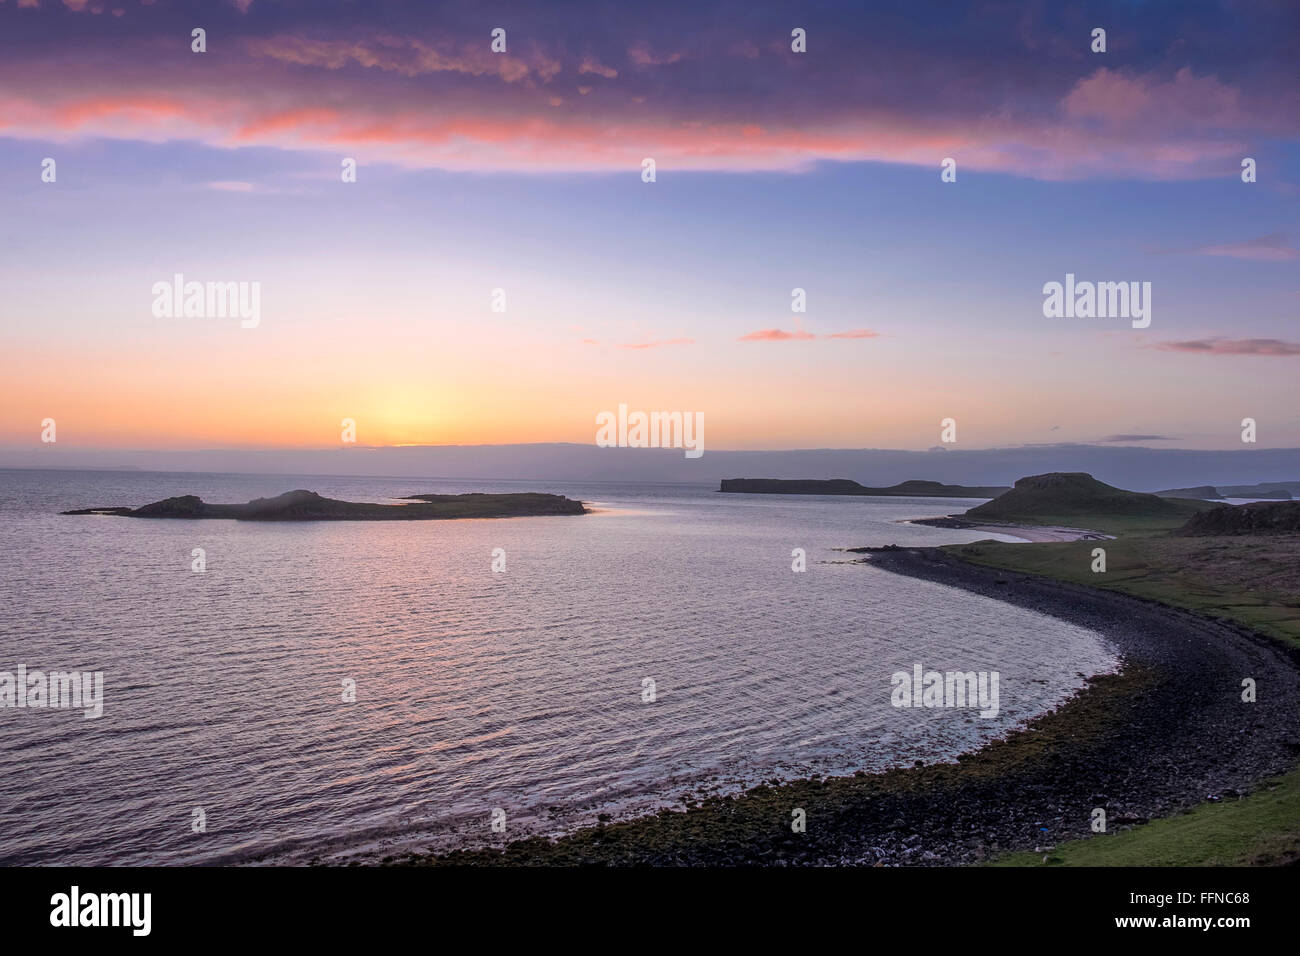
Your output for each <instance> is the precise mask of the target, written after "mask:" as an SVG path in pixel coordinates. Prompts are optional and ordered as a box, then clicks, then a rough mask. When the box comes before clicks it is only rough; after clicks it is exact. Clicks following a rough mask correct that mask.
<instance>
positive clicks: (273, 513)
mask: <svg viewBox="0 0 1300 956" xmlns="http://www.w3.org/2000/svg"><path fill="white" fill-rule="evenodd" d="M400 500H401V501H410V502H412V504H393V505H386V504H373V503H370V502H361V501H340V500H338V499H336V498H325V497H322V496H321V495H318V494H317V493H316V492H314V491H303V490H298V491H286V492H285V493H284V494H282V495H276V496H275V497H274V498H256V499H254V500H253V501H248V502H245V503H244V504H232V505H223V504H209V503H208V502H206V501H204V500H203V499H202V498H200V497H198V496H197V495H180V496H179V497H175V498H164V499H163V500H162V501H155V502H153V503H151V504H147V505H143V506H141V507H139V508H121V507H115V508H78V509H76V510H73V511H64V512H62V514H65V515H91V514H98V515H117V516H121V517H126V518H233V519H234V520H236V521H430V520H438V519H443V520H446V519H450V518H525V517H538V516H544V515H581V514H586V513H587V509H586V508H585V507H583V504H582V502H581V501H574V500H573V499H572V498H566V497H564V495H552V494H543V493H540V492H531V491H530V492H522V493H512V494H482V493H478V492H475V493H472V494H465V495H409V496H407V497H406V498H402V499H400Z"/></svg>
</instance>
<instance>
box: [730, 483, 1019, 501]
mask: <svg viewBox="0 0 1300 956" xmlns="http://www.w3.org/2000/svg"><path fill="white" fill-rule="evenodd" d="M718 490H719V491H726V492H731V493H734V494H748V495H880V496H892V497H903V498H996V497H997V496H998V495H1000V494H1002V493H1003V492H1004V491H1009V490H1010V489H1009V488H1005V487H988V488H969V487H966V486H965V485H945V484H941V483H939V482H937V481H918V480H912V481H904V482H900V483H899V484H897V485H890V486H889V487H888V488H869V487H867V486H866V485H860V484H858V483H857V482H856V481H851V480H850V479H848V478H793V479H791V478H723V479H722V486H721V487H720V488H719V489H718Z"/></svg>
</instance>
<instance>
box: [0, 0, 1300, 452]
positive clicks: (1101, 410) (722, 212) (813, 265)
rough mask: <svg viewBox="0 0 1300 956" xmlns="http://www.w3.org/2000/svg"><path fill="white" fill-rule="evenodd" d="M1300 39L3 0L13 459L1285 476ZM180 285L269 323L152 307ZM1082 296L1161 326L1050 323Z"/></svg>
mask: <svg viewBox="0 0 1300 956" xmlns="http://www.w3.org/2000/svg"><path fill="white" fill-rule="evenodd" d="M867 8H869V9H867ZM195 28H202V29H203V30H204V31H205V40H206V51H205V52H202V53H198V52H194V51H193V49H192V44H193V42H194V41H193V38H192V31H193V30H194V29H195ZM498 28H499V29H502V30H504V31H505V45H506V50H505V52H504V53H497V52H493V50H492V48H491V45H492V42H493V37H492V33H493V31H494V30H495V29H498ZM796 28H799V29H801V30H803V31H804V33H805V36H806V51H805V52H795V51H794V50H792V48H791V47H792V36H791V34H792V30H794V29H796ZM1095 28H1102V29H1104V30H1105V31H1106V50H1105V52H1104V53H1102V52H1093V51H1092V49H1091V46H1092V44H1093V42H1094V41H1093V36H1092V34H1093V30H1094V29H1095ZM1297 48H1300V6H1297V5H1295V4H1290V3H1268V2H1260V3H1249V4H1247V3H1239V2H1221V3H1208V2H1195V0H1193V2H1185V3H1177V4H1174V3H1164V2H1160V3H1156V2H1152V3H1142V2H1133V0H1127V2H1119V0H1116V2H1107V3H1071V4H1068V5H1067V4H1060V3H1054V2H1041V3H1011V2H996V3H993V2H990V3H970V4H956V3H953V4H945V3H939V4H918V3H915V2H896V3H892V2H873V3H871V4H861V3H853V4H849V3H842V4H834V3H799V4H774V3H757V2H744V3H726V2H723V3H714V4H708V5H701V4H699V3H698V2H691V3H673V2H656V3H654V4H635V3H616V4H611V3H582V2H572V3H569V2H566V3H564V4H555V3H536V2H534V3H528V4H522V3H508V2H498V3H473V4H470V3H459V4H440V3H431V2H418V3H390V2H371V3H366V4H358V3H339V2H319V0H317V2H311V3H296V2H288V3H274V4H272V3H268V2H264V0H235V2H225V0H212V2H206V3H185V2H169V0H154V2H151V3H145V2H140V0H120V2H114V0H106V2H103V3H98V2H93V0H61V2H60V0H0V253H2V254H0V289H2V290H3V294H2V295H0V372H2V375H0V446H3V447H6V448H20V449H27V448H39V447H40V445H41V436H42V433H43V427H42V422H43V421H44V420H45V419H47V418H52V419H54V420H55V421H56V422H57V444H58V445H59V446H60V447H61V448H63V447H72V448H85V449H101V450H114V449H140V448H152V449H206V448H222V447H225V448H245V449H247V448H254V449H270V448H284V449H307V448H330V447H335V448H336V447H338V445H339V443H340V440H341V423H342V420H343V419H345V418H346V419H351V420H353V421H354V422H355V423H356V438H357V442H358V443H359V444H362V445H374V446H388V445H412V444H483V443H528V442H577V443H592V442H593V441H594V440H595V418H596V415H597V414H598V413H600V412H602V411H606V410H614V409H617V408H618V406H619V405H620V404H626V405H627V406H629V408H631V409H644V410H652V409H653V410H680V411H683V412H692V413H700V414H702V415H703V416H704V419H705V420H706V422H707V430H706V438H707V446H706V447H707V448H717V449H737V450H762V449H781V448H898V449H911V450H925V449H928V448H931V447H935V446H938V445H940V438H941V421H942V420H943V419H945V418H952V419H954V420H955V422H956V439H957V441H956V442H955V443H952V446H951V447H954V448H957V449H962V448H967V449H969V448H992V447H1007V446H1018V445H1043V444H1050V443H1056V442H1059V443H1063V444H1077V443H1095V444H1097V445H1098V446H1099V447H1100V446H1107V447H1108V446H1113V445H1117V444H1119V445H1125V444H1127V445H1144V446H1147V447H1153V448H1178V449H1233V448H1238V449H1239V448H1241V447H1242V441H1241V422H1242V419H1243V418H1247V417H1250V418H1253V419H1255V421H1256V422H1257V439H1258V445H1259V446H1260V447H1272V448H1282V447H1295V446H1300V416H1298V415H1297V414H1296V404H1297V403H1296V398H1297V387H1296V381H1297V372H1298V371H1300V327H1298V318H1300V268H1297V267H1298V266H1300V251H1297V249H1300V238H1298V235H1300V222H1298V218H1300V217H1298V215H1297V214H1298V212H1300V65H1298V61H1297V59H1296V57H1295V50H1296V49H1297ZM1245 157H1250V158H1252V159H1253V160H1255V168H1256V181H1255V182H1251V183H1246V182H1243V181H1242V168H1241V163H1242V160H1243V158H1245ZM647 158H650V159H653V160H654V163H655V178H654V181H653V182H646V181H644V178H643V161H644V160H645V159H647ZM948 158H951V159H953V160H955V164H956V167H955V168H956V181H954V182H944V181H943V180H942V179H941V175H940V173H941V164H942V162H943V161H944V160H945V159H948ZM46 159H53V160H54V161H55V180H54V181H53V182H47V181H43V179H42V173H43V163H44V161H45V160H46ZM349 159H351V160H355V162H356V170H357V172H356V181H355V182H344V181H343V176H342V174H341V170H342V168H343V164H344V162H345V160H349ZM177 273H180V274H183V275H184V276H185V278H186V280H189V281H200V282H209V281H212V282H247V283H253V282H256V283H258V284H259V289H260V297H261V298H260V315H259V320H258V323H257V325H256V327H253V328H245V327H242V325H241V322H240V320H239V318H238V317H229V316H227V317H220V316H205V317H198V316H189V317H185V316H159V315H157V314H155V310H154V308H153V306H154V300H155V294H154V292H153V287H154V285H155V283H158V282H160V281H161V282H168V283H170V282H171V281H172V277H173V276H174V275H175V274H177ZM1067 274H1073V275H1075V276H1076V278H1077V279H1078V280H1079V281H1088V280H1090V281H1108V282H1115V281H1123V282H1140V283H1147V282H1149V283H1150V288H1151V322H1150V325H1149V327H1146V328H1140V329H1139V328H1133V327H1132V324H1131V323H1130V321H1129V320H1128V319H1126V318H1122V317H1107V318H1056V317H1052V318H1049V317H1046V316H1045V315H1044V312H1043V302H1044V293H1043V288H1044V285H1045V284H1046V283H1049V282H1064V281H1065V276H1066V275H1067ZM796 288H799V289H803V290H804V291H805V294H806V311H804V312H802V313H799V312H794V311H792V308H791V303H792V290H794V289H796ZM497 289H500V290H504V293H505V311H504V312H498V311H493V308H492V304H493V295H494V290H497ZM498 302H499V300H498Z"/></svg>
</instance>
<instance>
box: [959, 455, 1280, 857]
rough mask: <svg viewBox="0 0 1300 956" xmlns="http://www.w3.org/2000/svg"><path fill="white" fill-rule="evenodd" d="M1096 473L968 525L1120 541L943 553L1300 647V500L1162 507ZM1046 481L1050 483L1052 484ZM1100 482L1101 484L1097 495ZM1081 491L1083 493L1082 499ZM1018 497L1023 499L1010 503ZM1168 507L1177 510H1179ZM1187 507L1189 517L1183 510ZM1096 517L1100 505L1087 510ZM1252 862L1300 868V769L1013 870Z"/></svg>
mask: <svg viewBox="0 0 1300 956" xmlns="http://www.w3.org/2000/svg"><path fill="white" fill-rule="evenodd" d="M1083 477H1087V476H1066V475H1057V476H1038V478H1037V479H1023V480H1022V481H1025V482H1029V483H1030V484H1029V486H1028V487H1027V488H1025V489H1024V492H1025V493H1023V494H1017V492H1018V491H1020V490H1021V487H1020V486H1021V482H1017V487H1016V490H1013V491H1012V492H1008V494H1007V495H1004V496H1003V498H1002V499H996V500H994V501H992V502H989V504H987V505H982V506H980V507H979V508H973V509H971V510H970V511H968V512H967V513H966V515H964V516H963V517H964V518H966V519H986V520H994V519H996V520H1001V521H1016V522H1021V523H1029V522H1030V521H1031V520H1034V519H1038V520H1043V521H1049V522H1052V523H1063V522H1074V523H1080V522H1081V523H1083V524H1086V525H1087V526H1088V527H1091V528H1096V529H1098V530H1102V531H1106V532H1108V533H1111V534H1114V535H1115V536H1116V537H1115V539H1114V540H1112V541H1108V542H1105V543H1104V545H1101V546H1102V547H1103V549H1104V551H1105V562H1106V563H1105V571H1094V570H1093V566H1094V563H1095V559H1094V557H1093V551H1094V549H1095V548H1097V547H1099V544H1098V542H1096V541H1072V542H1052V543H1041V544H1028V545H1026V544H1006V543H1001V542H996V541H981V542H977V543H975V544H970V545H950V546H948V547H946V548H944V549H943V550H944V551H946V552H948V553H950V554H952V555H954V556H956V557H959V558H960V559H962V560H964V561H968V562H970V563H972V564H977V565H983V566H986V567H992V568H998V569H1001V570H1005V571H1016V572H1021V573H1025V574H1034V575H1040V576H1043V577H1046V578H1051V579H1054V580H1058V581H1065V582H1069V583H1071V584H1078V585H1084V586H1088V587H1093V588H1100V589H1103V590H1109V591H1118V592H1122V593H1124V594H1129V595H1133V596H1135V597H1139V598H1144V599H1146V600H1150V601H1157V602H1159V603H1162V604H1168V605H1171V606H1173V607H1179V608H1185V609H1187V610H1191V611H1195V612H1197V613H1199V614H1203V615H1206V616H1208V617H1212V618H1217V619H1221V620H1228V621H1233V622H1236V623H1238V624H1241V625H1244V626H1246V627H1248V628H1250V629H1251V630H1254V631H1257V632H1259V633H1261V634H1264V635H1267V636H1269V637H1272V638H1274V639H1276V640H1278V641H1280V642H1282V643H1284V644H1286V645H1288V646H1291V647H1295V648H1300V534H1297V533H1295V530H1294V529H1295V527H1296V517H1297V515H1300V503H1296V504H1292V503H1290V502H1287V503H1279V504H1265V505H1242V506H1231V505H1214V504H1212V503H1211V502H1207V501H1191V500H1180V499H1157V501H1163V503H1162V504H1160V505H1157V504H1155V503H1153V502H1152V501H1150V499H1151V498H1152V497H1154V496H1150V495H1134V494H1133V493H1132V492H1124V491H1121V490H1120V489H1115V488H1110V486H1108V485H1103V484H1102V483H1101V482H1097V481H1095V480H1094V479H1091V478H1087V480H1086V481H1083V480H1079V479H1080V478H1083ZM1040 479H1052V480H1049V481H1042V480H1040ZM1097 486H1100V487H1097ZM1072 492H1079V493H1078V494H1075V493H1072ZM1012 496H1015V497H1012ZM1170 506H1175V507H1173V508H1171V507H1170ZM1177 506H1182V507H1183V508H1184V509H1185V511H1184V512H1183V513H1182V514H1179V513H1178V512H1177V510H1176V508H1177ZM1087 509H1097V510H1096V513H1095V514H1089V513H1088V510H1087ZM1044 857H1046V864H1047V865H1076V866H1126V865H1146V866H1150V865H1170V866H1176V865H1219V864H1225V865H1246V864H1266V863H1268V864H1279V863H1294V862H1297V861H1298V860H1300V770H1296V771H1293V772H1291V773H1289V774H1286V775H1284V776H1282V777H1280V778H1278V779H1276V780H1273V781H1270V782H1268V783H1267V784H1265V785H1264V786H1263V787H1262V788H1261V789H1259V790H1257V791H1256V792H1254V793H1253V794H1251V795H1249V796H1247V797H1244V798H1241V799H1235V800H1231V801H1225V802H1222V803H1211V804H1205V805H1203V806H1201V807H1198V808H1196V809H1194V810H1192V811H1191V812H1189V813H1185V814H1180V815H1177V816H1174V817H1170V818H1167V819H1163V820H1156V821H1153V822H1151V823H1148V824H1145V825H1142V826H1138V827H1136V828H1133V829H1131V830H1124V831H1121V832H1120V833H1117V834H1109V835H1105V836H1098V837H1093V838H1089V839H1083V840H1076V841H1071V842H1069V843H1065V844H1062V845H1061V846H1058V847H1056V848H1054V849H1053V850H1052V851H1051V852H1050V853H1047V854H1039V853H1020V854H1014V855H1011V856H1008V857H1006V858H1005V859H1004V860H1002V861H1001V863H1002V864H1005V865H1041V864H1043V862H1044Z"/></svg>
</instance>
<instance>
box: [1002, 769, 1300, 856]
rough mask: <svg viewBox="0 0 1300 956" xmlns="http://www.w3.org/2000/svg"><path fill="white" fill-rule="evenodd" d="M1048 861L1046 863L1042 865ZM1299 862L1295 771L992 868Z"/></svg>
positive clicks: (1299, 779)
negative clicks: (1249, 790) (1240, 792)
mask: <svg viewBox="0 0 1300 956" xmlns="http://www.w3.org/2000/svg"><path fill="white" fill-rule="evenodd" d="M1044 857H1046V862H1044ZM1298 862H1300V770H1294V771H1292V772H1291V773H1288V774H1286V775H1285V776H1282V777H1278V778H1276V779H1273V780H1269V781H1266V782H1265V783H1264V784H1262V785H1261V786H1260V788H1259V789H1258V790H1257V791H1255V792H1254V793H1253V794H1251V795H1250V796H1248V797H1244V798H1242V799H1239V800H1232V801H1225V802H1223V803H1206V804H1202V805H1201V806H1199V807H1197V808H1196V809H1194V810H1192V811H1190V812H1188V813H1182V814H1179V815H1178V816H1173V817H1167V818H1165V819H1163V820H1154V821H1152V822H1151V823H1147V824H1144V825H1142V826H1138V827H1134V828H1133V829H1131V830H1120V831H1118V832H1115V833H1104V834H1098V835H1096V836H1094V837H1091V838H1089V839H1086V840H1072V841H1070V842H1069V843H1062V844H1060V845H1059V846H1057V847H1055V848H1054V849H1052V850H1050V851H1048V852H1047V853H1046V854H1043V853H1011V854H1008V855H1007V856H1004V857H1001V858H1000V859H998V860H996V861H995V862H994V863H993V864H991V865H993V866H1281V865H1290V864H1295V863H1298Z"/></svg>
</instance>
